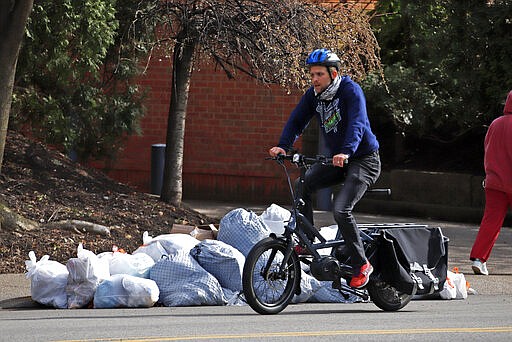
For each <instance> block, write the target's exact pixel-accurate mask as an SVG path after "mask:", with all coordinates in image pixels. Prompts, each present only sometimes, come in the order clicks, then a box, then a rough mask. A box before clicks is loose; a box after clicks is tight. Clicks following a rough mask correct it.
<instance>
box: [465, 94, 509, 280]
mask: <svg viewBox="0 0 512 342" xmlns="http://www.w3.org/2000/svg"><path fill="white" fill-rule="evenodd" d="M484 148H485V152H484V153H485V154H484V168H485V183H484V184H485V210H484V215H483V218H482V222H481V223H480V229H479V231H478V234H477V236H476V239H475V242H474V244H473V248H472V249H471V253H470V259H471V260H472V261H473V264H472V269H473V272H474V273H475V274H483V275H488V274H489V271H488V270H487V265H486V262H487V260H488V259H489V255H490V254H491V250H492V248H493V246H494V243H495V242H496V239H497V238H498V235H499V233H500V230H501V225H502V224H503V220H504V219H505V215H506V214H507V210H508V208H509V207H511V206H512V91H510V92H509V93H508V96H507V101H506V102H505V108H504V109H503V115H502V116H500V117H499V118H497V119H495V120H494V121H493V122H492V123H491V125H490V126H489V129H488V131H487V134H486V136H485V141H484Z"/></svg>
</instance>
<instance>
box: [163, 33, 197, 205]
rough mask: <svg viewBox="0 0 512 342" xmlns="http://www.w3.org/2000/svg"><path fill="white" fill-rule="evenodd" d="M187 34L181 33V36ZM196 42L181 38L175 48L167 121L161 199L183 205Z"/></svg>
mask: <svg viewBox="0 0 512 342" xmlns="http://www.w3.org/2000/svg"><path fill="white" fill-rule="evenodd" d="M185 35H186V34H183V35H181V37H183V36H185ZM195 47H196V43H195V42H194V41H186V40H185V39H183V38H182V39H180V38H178V41H177V42H176V45H175V47H174V58H173V68H172V69H173V73H172V93H171V103H170V106H169V117H168V121H167V138H166V150H165V164H164V177H163V184H162V193H161V195H160V199H161V200H162V201H164V202H167V203H173V204H175V205H178V206H179V205H180V204H181V198H182V193H183V189H182V171H183V149H184V138H185V119H186V115H187V103H188V94H189V88H190V78H191V75H192V65H193V56H194V50H195Z"/></svg>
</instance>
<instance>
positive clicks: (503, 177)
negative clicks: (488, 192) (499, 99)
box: [484, 91, 512, 194]
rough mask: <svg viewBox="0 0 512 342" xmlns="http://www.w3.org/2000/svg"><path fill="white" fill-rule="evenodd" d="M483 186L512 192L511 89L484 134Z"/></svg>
mask: <svg viewBox="0 0 512 342" xmlns="http://www.w3.org/2000/svg"><path fill="white" fill-rule="evenodd" d="M484 148H485V156H484V167H485V187H486V188H490V189H495V190H499V191H503V192H506V193H509V194H512V91H510V92H509V93H508V96H507V101H506V102H505V108H504V109H503V116H500V117H499V118H497V119H495V120H494V121H493V122H492V123H491V125H490V126H489V129H488V131H487V134H486V136H485V142H484Z"/></svg>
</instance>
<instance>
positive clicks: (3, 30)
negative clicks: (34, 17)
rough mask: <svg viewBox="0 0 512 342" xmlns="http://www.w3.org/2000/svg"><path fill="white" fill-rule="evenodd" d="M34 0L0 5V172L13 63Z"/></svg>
mask: <svg viewBox="0 0 512 342" xmlns="http://www.w3.org/2000/svg"><path fill="white" fill-rule="evenodd" d="M33 3H34V1H33V0H7V1H2V3H1V4H0V37H1V38H0V173H1V172H2V163H3V159H4V150H5V139H6V138H7V127H8V125H9V113H10V111H11V103H12V89H13V86H14V76H15V74H16V63H17V61H18V53H19V50H20V46H21V42H22V40H23V35H24V34H25V25H26V23H27V19H28V17H29V15H30V12H31V11H32V5H33Z"/></svg>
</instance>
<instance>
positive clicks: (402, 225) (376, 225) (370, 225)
mask: <svg viewBox="0 0 512 342" xmlns="http://www.w3.org/2000/svg"><path fill="white" fill-rule="evenodd" d="M357 226H358V227H359V228H361V229H365V228H366V229H375V228H377V229H390V228H427V227H428V225H427V224H421V223H358V224H357Z"/></svg>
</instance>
